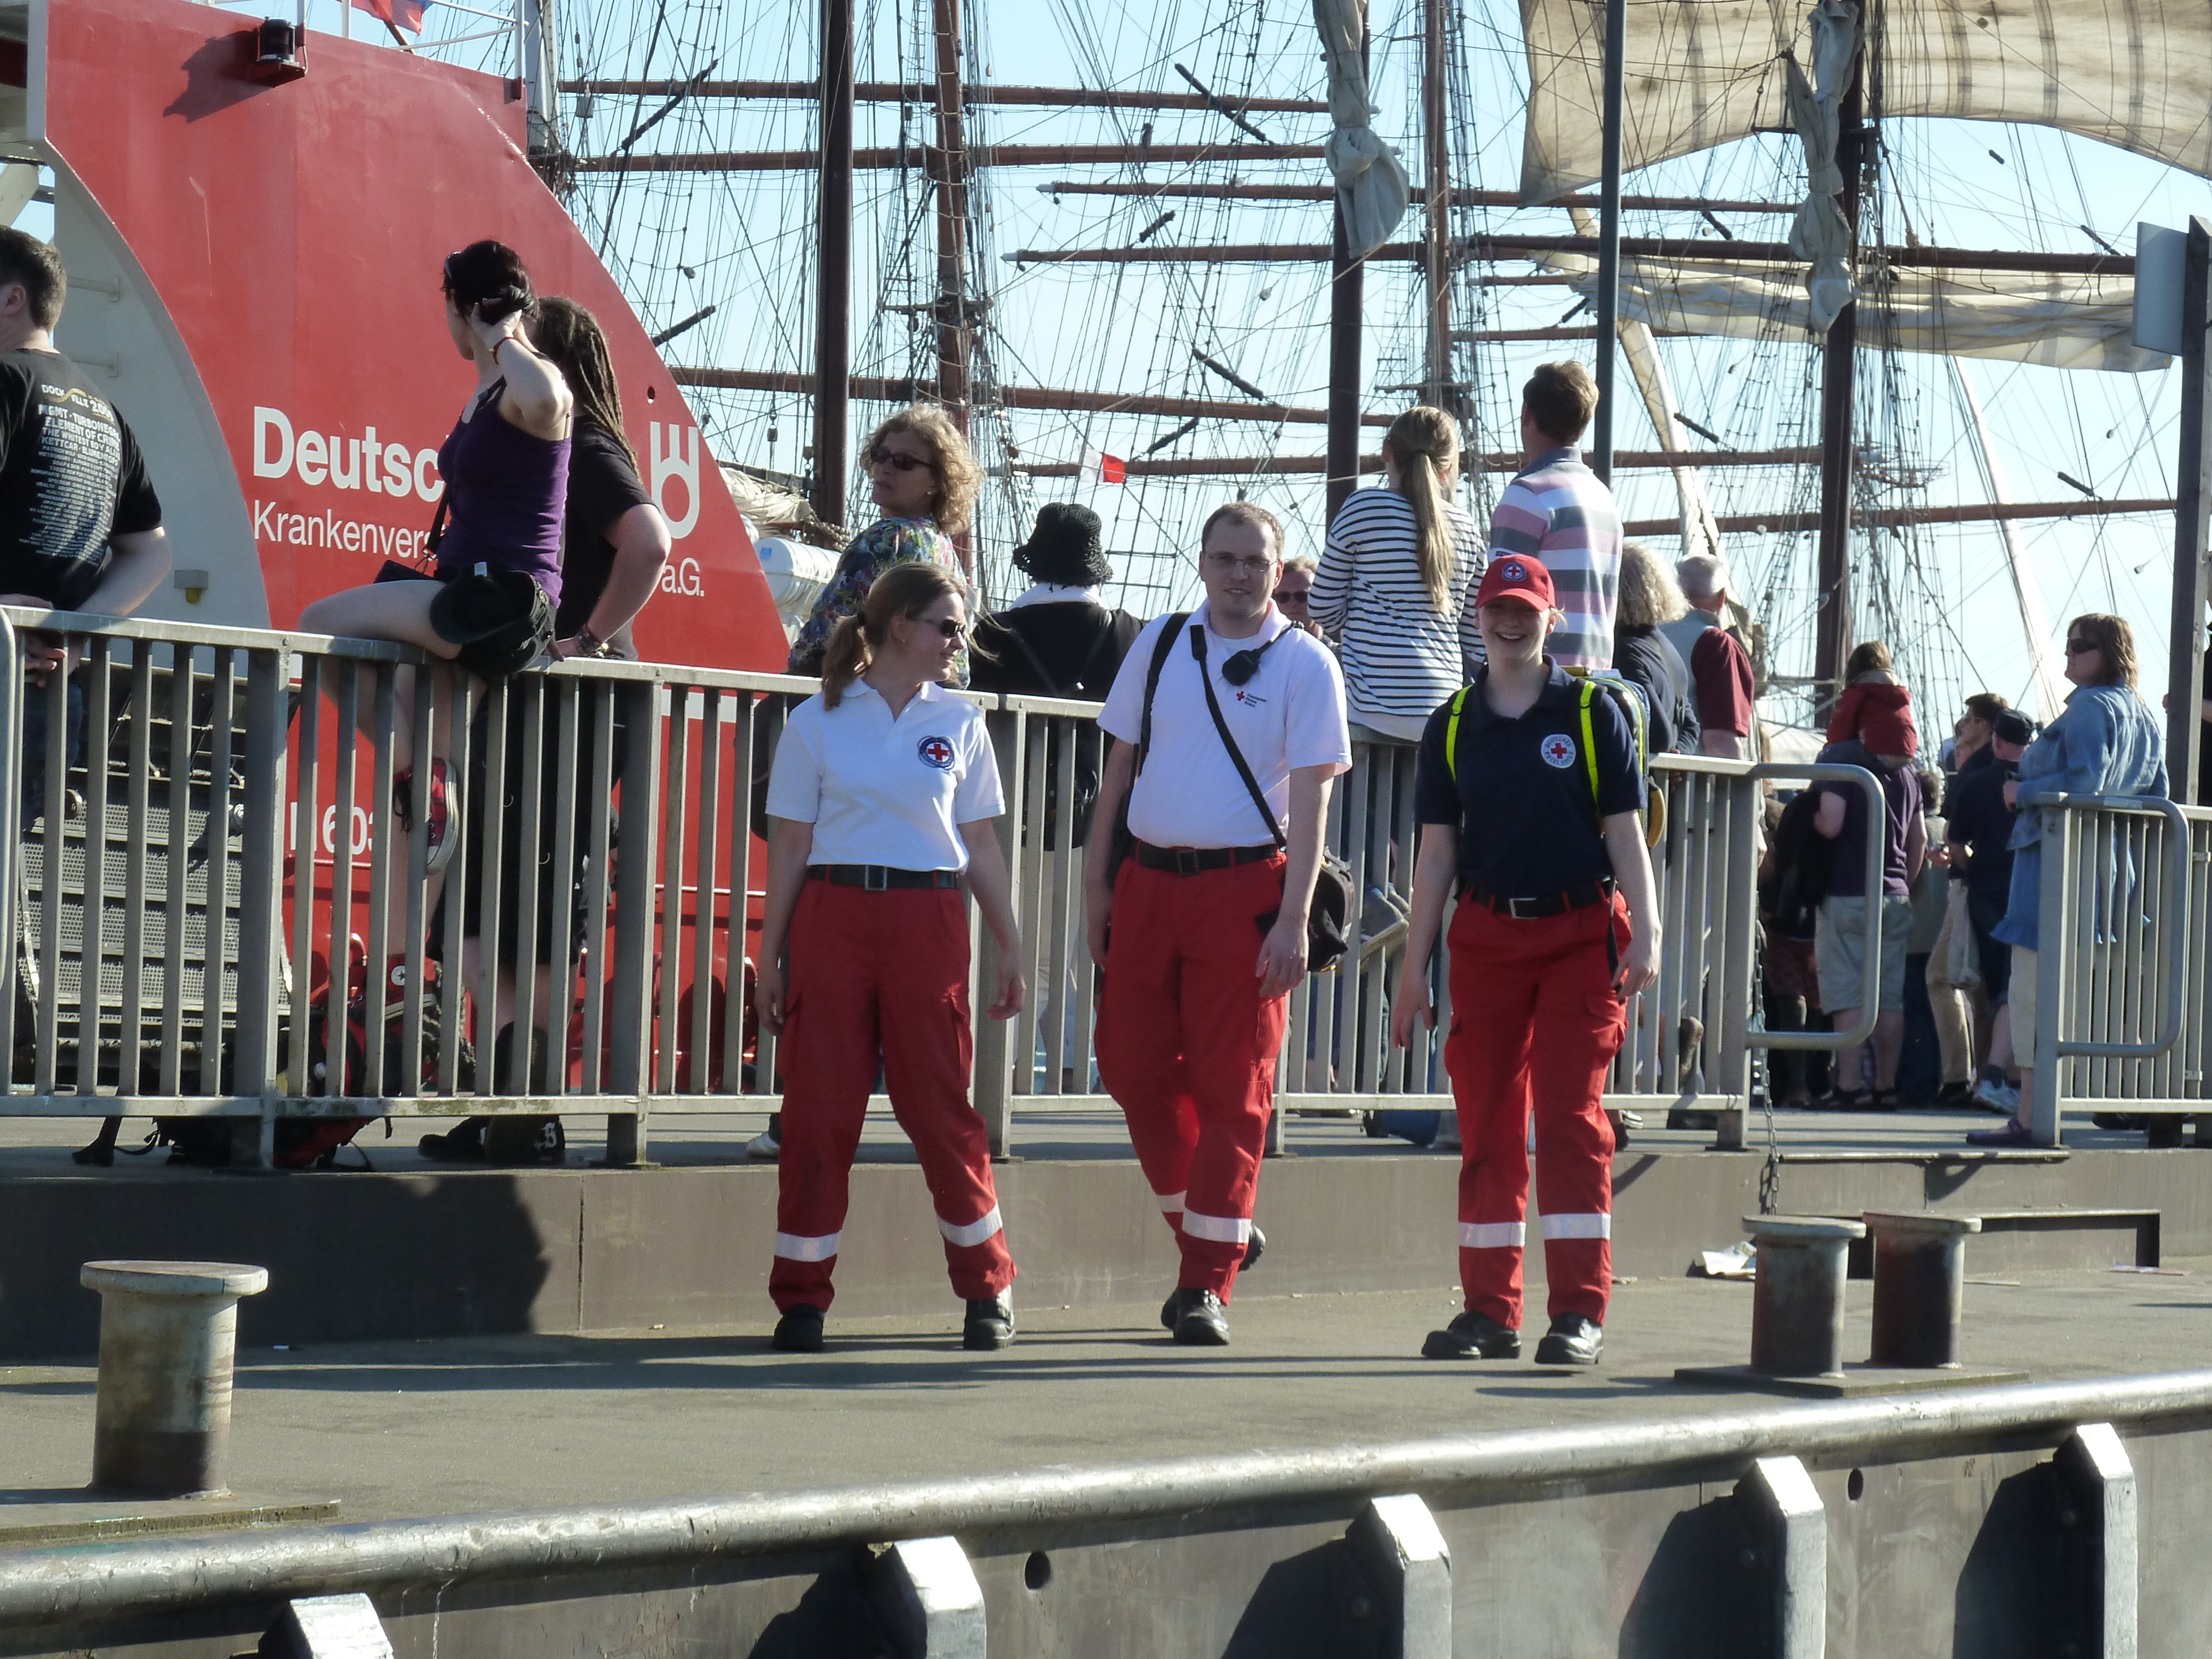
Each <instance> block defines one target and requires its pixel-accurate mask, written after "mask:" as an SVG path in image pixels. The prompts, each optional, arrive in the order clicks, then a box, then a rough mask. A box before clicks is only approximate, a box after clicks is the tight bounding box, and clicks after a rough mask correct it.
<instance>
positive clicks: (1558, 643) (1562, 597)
mask: <svg viewBox="0 0 2212 1659" xmlns="http://www.w3.org/2000/svg"><path fill="white" fill-rule="evenodd" d="M1505 553H1518V554H1520V555H1521V556H1522V557H1523V558H1534V559H1536V560H1538V561H1540V562H1541V563H1542V564H1543V566H1544V568H1546V569H1547V570H1548V571H1550V572H1551V573H1552V586H1553V591H1555V592H1557V593H1558V594H1559V609H1560V610H1562V611H1565V612H1566V616H1567V620H1566V622H1565V624H1564V625H1563V626H1562V627H1561V628H1560V629H1559V632H1557V633H1556V634H1554V635H1552V638H1551V642H1550V644H1549V645H1548V646H1547V647H1546V653H1547V655H1549V656H1550V657H1551V659H1553V661H1554V662H1557V663H1559V665H1561V666H1562V667H1566V668H1610V667H1612V666H1613V610H1614V607H1615V605H1616V604H1617V603H1618V600H1619V598H1620V509H1619V508H1618V507H1615V506H1614V505H1613V492H1612V491H1611V490H1610V489H1607V488H1606V487H1605V485H1604V484H1603V483H1601V482H1599V480H1598V476H1597V474H1595V472H1593V471H1590V470H1589V467H1587V466H1585V465H1583V458H1582V453H1581V452H1580V451H1579V450H1577V449H1576V448H1575V447H1574V446H1573V445H1571V444H1566V445H1562V446H1561V447H1559V448H1558V449H1552V450H1547V451H1546V452H1545V453H1543V454H1541V455H1539V456H1538V457H1537V458H1536V460H1535V464H1534V465H1532V466H1531V467H1529V469H1528V471H1526V472H1523V473H1522V475H1521V476H1520V477H1517V478H1516V479H1514V480H1513V482H1512V483H1510V484H1508V485H1506V486H1505V493H1504V495H1500V496H1499V497H1498V506H1497V508H1496V510H1495V511H1493V512H1492V513H1491V515H1490V556H1491V557H1492V558H1493V559H1494V558H1497V557H1498V556H1499V555H1501V554H1505Z"/></svg>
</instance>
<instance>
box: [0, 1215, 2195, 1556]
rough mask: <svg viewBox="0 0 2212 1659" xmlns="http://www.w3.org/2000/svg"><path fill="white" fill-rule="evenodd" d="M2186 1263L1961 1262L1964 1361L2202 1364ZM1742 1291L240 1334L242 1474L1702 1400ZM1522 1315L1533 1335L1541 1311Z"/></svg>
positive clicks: (1150, 1433) (70, 1408)
mask: <svg viewBox="0 0 2212 1659" xmlns="http://www.w3.org/2000/svg"><path fill="white" fill-rule="evenodd" d="M365 1247H369V1246H365ZM2177 1265H2178V1267H2179V1268H2181V1269H2183V1270H2184V1271H2181V1272H2168V1273H2161V1274H2159V1275H2156V1276H2149V1275H2141V1274H2136V1273H2112V1272H2110V1271H2104V1272H2086V1273H2046V1274H2024V1275H2021V1276H2019V1279H2018V1280H2017V1281H2015V1282H1994V1281H1985V1282H1973V1281H1972V1280H1970V1282H1969V1285H1968V1287H1967V1291H1966V1322H1967V1323H1966V1337H1967V1341H1966V1347H1967V1352H1966V1358H1968V1359H1969V1360H1970V1361H1971V1362H1972V1363H1975V1364H1991V1365H1996V1364H2006V1365H2016V1366H2018V1367H2020V1368H2021V1369H2023V1370H2027V1371H2028V1372H2029V1373H2030V1375H2031V1376H2032V1377H2033V1379H2035V1380H2050V1379H2053V1378H2058V1377H2067V1376H2101V1375H2110V1374H2117V1373H2123V1372H2142V1371H2163V1370H2184V1369H2187V1368H2190V1367H2193V1366H2198V1365H2203V1364H2206V1363H2207V1361H2208V1357H2212V1284H2208V1282H2207V1279H2206V1274H2207V1273H2212V1260H2192V1261H2184V1262H2181V1263H2179V1264H2177ZM1968 1267H1969V1271H1970V1273H1971V1271H1972V1255H1971V1254H1970V1255H1969V1257H1968ZM1265 1273H1266V1268H1265V1267H1264V1266H1262V1267H1261V1268H1259V1269H1258V1270H1256V1271H1255V1274H1254V1277H1253V1279H1251V1280H1250V1281H1249V1285H1250V1287H1251V1288H1252V1289H1253V1290H1255V1291H1257V1290H1259V1289H1261V1288H1262V1287H1263V1286H1264V1282H1265V1278H1264V1276H1265ZM1751 1297H1752V1292H1751V1287H1750V1286H1749V1285H1745V1284H1738V1283H1728V1282H1715V1281H1706V1280H1692V1279H1663V1280H1662V1279H1645V1280H1643V1281H1640V1282H1636V1281H1632V1282H1629V1283H1626V1284H1624V1285H1621V1286H1620V1289H1619V1291H1617V1292H1616V1295H1615V1299H1614V1303H1613V1312H1612V1316H1611V1318H1610V1319H1609V1321H1608V1329H1607V1355H1606V1363H1605V1364H1604V1365H1603V1366H1602V1367H1601V1369H1599V1370H1596V1371H1595V1372H1592V1373H1581V1374H1558V1373H1547V1372H1541V1371H1538V1370H1535V1369H1534V1367H1533V1366H1531V1365H1529V1364H1525V1363H1524V1364H1505V1365H1488V1364H1484V1365H1474V1364H1464V1365H1463V1364H1449V1363H1437V1362H1431V1361H1425V1360H1422V1359H1420V1358H1418V1357H1417V1355H1418V1351H1419V1345H1420V1340H1421V1337H1422V1334H1424V1333H1425V1331H1427V1330H1428V1329H1429V1328H1431V1327H1432V1326H1435V1325H1438V1324H1441V1323H1443V1322H1445V1321H1446V1320H1448V1319H1449V1317H1450V1316H1451V1315H1452V1314H1453V1313H1454V1312H1455V1304H1456V1292H1455V1291H1448V1290H1446V1289H1445V1288H1444V1287H1443V1286H1442V1285H1438V1287H1437V1289H1435V1290H1434V1291H1401V1292H1391V1293H1376V1294H1365V1295H1344V1296H1323V1297H1267V1296H1264V1295H1247V1296H1244V1297H1239V1298H1237V1302H1236V1304H1235V1305H1234V1307H1233V1308H1232V1309H1231V1317H1232V1321H1233V1322H1234V1326H1235V1331H1236V1339H1237V1340H1236V1342H1235V1345H1234V1346H1231V1347H1230V1348H1227V1349H1181V1348H1177V1347H1176V1346H1174V1345H1173V1344H1171V1343H1170V1342H1169V1341H1168V1340H1167V1339H1166V1337H1165V1335H1164V1334H1163V1333H1162V1332H1161V1331H1160V1329H1159V1328H1158V1326H1157V1324H1153V1323H1150V1322H1149V1318H1150V1315H1149V1313H1148V1311H1147V1310H1133V1311H1130V1312H1128V1313H1126V1314H1124V1313H1118V1312H1117V1313H1114V1314H1110V1315H1102V1314H1100V1313H1099V1312H1098V1311H1097V1310H1061V1309H1059V1308H1024V1309H1023V1310H1022V1313H1021V1317H1022V1322H1023V1335H1022V1338H1021V1340H1019V1341H1018V1343H1017V1344H1016V1345H1015V1346H1013V1347H1012V1348H1011V1349H1008V1350H1006V1351H1005V1352H1001V1353H998V1354H969V1353H964V1352H962V1351H961V1350H960V1349H959V1347H958V1346H957V1308H954V1307H951V1306H950V1305H948V1306H945V1307H942V1308H935V1307H933V1308H932V1309H930V1310H928V1312H927V1316H918V1317H915V1318H910V1319H876V1320H865V1321H846V1320H841V1319H838V1318H837V1317H836V1316H835V1315H834V1314H833V1316H832V1319H831V1325H830V1330H831V1334H832V1338H833V1346H832V1348H831V1351H830V1352H827V1353H824V1354H822V1355H819V1356H808V1357H799V1356H793V1355H784V1354H777V1353H775V1352H770V1351H769V1348H768V1346H767V1341H766V1335H767V1330H766V1324H765V1322H761V1323H759V1324H757V1325H750V1326H747V1327H744V1328H738V1329H730V1330H715V1331H657V1330H648V1331H637V1332H629V1333H623V1334H610V1335H600V1336H589V1337H561V1338H555V1337H513V1338H501V1339H489V1340H471V1341H449V1342H428V1341H423V1342H410V1343H399V1344H390V1343H386V1344H373V1345H361V1346H331V1347H328V1348H319V1349H313V1350H304V1351H298V1352H275V1351H272V1350H270V1349H266V1348H263V1349H258V1350H255V1351H250V1352H245V1353H242V1354H240V1369H239V1375H238V1395H237V1405H236V1416H235V1419H234V1424H235V1427H234V1468H233V1482H234V1486H236V1487H237V1488H238V1490H239V1491H240V1492H241V1493H251V1494H272V1493H273V1494H282V1495H294V1496H297V1495H322V1496H334V1497H336V1498H339V1499H340V1500H342V1502H343V1505H344V1516H345V1518H348V1519H352V1520H372V1519H379V1518H389V1517H399V1516H422V1515H433V1514H441V1513H453V1512H458V1511H465V1510H488V1509H508V1508H517V1507H529V1506H535V1505H544V1504H586V1503H595V1502H605V1501H615V1500H623V1499H651V1498H669V1497H679V1496H692V1495H699V1494H708V1493H729V1492H745V1491H762V1490H774V1489H778V1488H798V1487H814V1486H830V1485H839V1484H844V1483H848V1482H860V1481H870V1480H898V1479H918V1478H923V1477H928V1476H935V1475H949V1474H987V1473H994V1472H1000V1471H1009V1470H1018V1469H1034V1468H1039V1467H1042V1466H1048V1465H1053V1464H1063V1463H1066V1464H1097V1463H1106V1462H1121V1461H1125V1460H1140V1459H1150V1458H1158V1457H1167V1456H1176V1455H1192V1454H1198V1453H1202V1452H1211V1451H1220V1450H1234V1449H1250V1448H1255V1447H1263V1446H1273V1447H1295V1446H1301V1445H1316V1444H1322V1443H1341V1442H1345V1441H1363V1440H1366V1441H1383V1440H1401V1439H1408V1438H1414V1437H1421V1436H1425V1435H1431V1434H1438V1433H1450V1432H1453V1431H1480V1430H1486V1429H1499V1428H1510V1427H1530V1426H1537V1425H1550V1424H1564V1423H1573V1422H1583V1421H1589V1420H1593V1419H1607V1418H1611V1419H1648V1418H1652V1417H1656V1416H1666V1415H1676V1414H1686V1413H1698V1412H1707V1411H1711V1410H1714V1409H1716V1408H1717V1407H1723V1406H1726V1405H1729V1404H1739V1405H1740V1404H1743V1403H1746V1402H1747V1401H1762V1400H1765V1399H1766V1398H1768V1397H1767V1396H1761V1395H1734V1394H1726V1393H1717V1392H1715V1391H1712V1390H1710V1389H1693V1388H1689V1387H1686V1386H1681V1385H1678V1384H1676V1383H1674V1381H1673V1376H1674V1368H1675V1367H1676V1366H1677V1365H1679V1364H1720V1363H1728V1362H1733V1361H1738V1360H1741V1359H1742V1358H1744V1357H1745V1356H1746V1355H1747V1352H1748V1348H1749V1342H1750V1328H1751ZM1529 1324H1530V1326H1531V1334H1532V1336H1533V1334H1534V1331H1535V1330H1538V1329H1541V1316H1540V1315H1538V1314H1536V1313H1534V1312H1532V1315H1531V1317H1530V1320H1529ZM1868 1343H1869V1286H1868V1285H1864V1284H1863V1283H1854V1284H1853V1285H1851V1286H1850V1291H1849V1318H1848V1322H1847V1325H1846V1334H1845V1340H1844V1352H1845V1354H1846V1356H1847V1357H1852V1358H1856V1357H1863V1356H1864V1354H1865V1353H1866V1352H1867V1348H1868ZM93 1386H94V1374H93V1372H92V1370H90V1369H88V1368H85V1367H79V1366H66V1367H22V1366H18V1367H13V1368H0V1420H4V1421H5V1423H6V1425H7V1432H6V1434H5V1435H4V1436H0V1504H6V1503H9V1502H15V1503H25V1502H34V1501H41V1500H46V1501H51V1500H52V1498H55V1497H57V1496H58V1495H59V1493H60V1492H62V1491H63V1490H64V1489H69V1488H74V1487H77V1486H81V1485H82V1483H83V1481H84V1480H86V1478H87V1477H88V1474H89V1470H90V1464H91V1453H92V1426H93ZM11 1489H12V1490H11Z"/></svg>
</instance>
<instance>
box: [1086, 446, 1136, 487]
mask: <svg viewBox="0 0 2212 1659" xmlns="http://www.w3.org/2000/svg"><path fill="white" fill-rule="evenodd" d="M1083 470H1084V471H1085V472H1086V473H1088V474H1089V475H1090V477H1091V483H1127V482H1128V478H1129V464H1128V463H1127V461H1125V460H1123V459H1121V457H1120V456H1119V455H1109V454H1108V453H1106V452H1105V451H1104V450H1103V449H1086V450H1085V451H1084V452H1083Z"/></svg>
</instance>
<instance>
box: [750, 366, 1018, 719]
mask: <svg viewBox="0 0 2212 1659" xmlns="http://www.w3.org/2000/svg"><path fill="white" fill-rule="evenodd" d="M860 463H861V465H863V466H865V467H866V469H867V473H868V485H869V490H870V494H871V495H872V499H873V500H874V501H875V504H876V505H877V506H878V507H881V508H882V509H883V517H882V518H880V519H878V520H876V521H875V523H873V524H872V525H870V526H868V527H867V528H866V530H863V531H862V532H860V534H859V535H857V536H855V537H854V538H853V539H852V541H851V542H850V543H849V544H848V545H847V547H846V549H845V552H844V556H842V558H840V559H839V560H838V561H837V574H836V575H834V576H832V577H831V578H830V579H829V581H828V582H827V583H826V584H825V585H824V586H823V589H822V592H821V594H820V595H819V597H817V599H815V601H814V611H813V614H812V615H811V616H809V617H807V619H806V622H805V625H804V626H803V627H801V628H800V629H799V637H798V639H797V640H795V641H793V644H792V647H791V659H790V663H789V666H788V671H789V672H791V673H793V674H819V673H820V672H821V671H822V665H823V659H824V657H825V656H826V654H827V653H828V651H829V636H830V633H831V631H832V630H833V629H836V626H837V624H838V623H841V622H842V621H843V620H844V619H845V618H846V617H854V616H858V615H859V614H860V607H861V605H862V604H863V603H864V602H865V601H866V599H867V597H868V587H869V585H870V584H871V583H872V582H873V581H874V580H876V578H877V577H878V576H880V575H881V574H883V573H884V571H886V570H889V569H890V568H891V567H892V566H894V565H898V564H906V563H910V562H915V561H927V562H929V563H932V564H934V565H937V566H939V567H940V568H943V569H945V570H949V571H952V572H955V573H956V574H957V573H958V572H959V571H960V570H961V568H962V563H961V560H960V558H959V556H958V555H957V552H956V551H955V550H954V548H953V545H952V538H953V537H955V536H957V535H959V534H960V533H961V532H963V531H964V530H966V529H967V528H968V520H969V515H970V514H972V513H974V512H975V493H976V491H977V489H979V488H980V487H981V484H982V482H983V470H982V469H981V467H979V466H977V465H975V457H974V456H972V455H971V454H969V451H968V441H967V440H966V439H965V438H963V437H962V436H961V435H960V428H958V427H957V426H955V425H953V423H952V417H951V416H949V415H947V414H946V413H945V411H944V410H941V409H930V408H927V407H924V406H922V405H921V404H916V405H915V407H913V408H911V409H902V410H899V412H898V413H897V414H896V415H894V416H891V417H890V419H889V420H887V421H885V422H884V423H883V424H882V425H881V426H879V427H878V428H876V429H875V430H874V431H873V432H872V433H871V434H869V435H868V441H867V443H866V445H865V446H864V447H862V448H861V451H860ZM952 666H953V678H951V679H950V680H949V681H948V682H947V684H953V685H965V684H968V653H967V651H966V649H965V647H964V646H963V648H962V649H961V650H960V651H959V652H958V653H957V654H956V655H955V657H954V659H953V665H952Z"/></svg>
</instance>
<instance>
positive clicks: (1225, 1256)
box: [1170, 858, 1289, 1301]
mask: <svg viewBox="0 0 2212 1659" xmlns="http://www.w3.org/2000/svg"><path fill="white" fill-rule="evenodd" d="M1282 872H1283V860H1281V859H1279V858H1275V859H1269V860H1264V861H1263V862H1261V863H1258V864H1247V865H1239V866H1232V867H1231V868H1229V869H1226V870H1208V871H1206V872H1202V873H1200V874H1199V875H1196V876H1190V877H1185V878H1170V879H1180V880H1181V882H1182V888H1183V901H1182V905H1181V906H1180V907H1179V909H1178V914H1177V918H1176V920H1177V924H1178V926H1179V927H1180V930H1181V955H1182V975H1181V977H1180V981H1179V984H1178V997H1177V1001H1178V1006H1179V1008H1180V1011H1181V1017H1182V1030H1183V1031H1184V1032H1185V1033H1186V1036H1185V1039H1184V1046H1185V1054H1184V1066H1185V1068H1186V1069H1187V1070H1188V1073H1189V1075H1190V1091H1191V1098H1192V1100H1193V1101H1194V1103H1195V1108H1196V1112H1197V1121H1198V1146H1197V1148H1196V1150H1195V1151H1194V1152H1193V1153H1192V1155H1191V1162H1190V1182H1189V1201H1188V1204H1187V1205H1186V1206H1185V1207H1184V1210H1183V1215H1182V1275H1181V1279H1180V1281H1179V1282H1180V1283H1181V1284H1182V1285H1184V1286H1186V1287H1188V1288H1190V1289H1193V1290H1206V1291H1212V1292H1213V1293H1214V1294H1215V1295H1216V1296H1218V1297H1220V1298H1221V1299H1222V1300H1223V1301H1227V1300H1228V1299H1229V1297H1230V1295H1231V1291H1232V1290H1233V1288H1234V1286H1235V1285H1236V1283H1237V1269H1238V1268H1239V1267H1242V1266H1243V1261H1244V1247H1245V1244H1246V1243H1247V1242H1248V1241H1249V1239H1250V1237H1251V1234H1252V1224H1251V1216H1252V1208H1253V1204H1254V1201H1255V1200H1256V1199H1257V1197H1258V1195H1259V1186H1260V1161H1261V1158H1263V1157H1265V1156H1266V1153H1267V1116H1268V1114H1269V1113H1270V1112H1272V1111H1273V1109H1274V1103H1275V1059H1276V1056H1277V1055H1278V1054H1279V1053H1280V1052H1281V1050H1282V1046H1283V1026H1284V1022H1285V1017H1286V1014H1287V1012H1288V1009H1289V999H1288V998H1287V997H1271V998H1268V999H1267V1000H1265V1001H1262V1000H1261V997H1260V981H1259V980H1258V978H1257V976H1256V975H1255V973H1254V971H1253V969H1254V967H1255V964H1256V963H1257V962H1258V959H1259V955H1260V943H1261V938H1262V934H1261V931H1260V926H1259V918H1260V917H1261V915H1265V914H1267V912H1269V911H1271V910H1275V909H1279V908H1281V905H1282V902H1283V877H1282Z"/></svg>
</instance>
